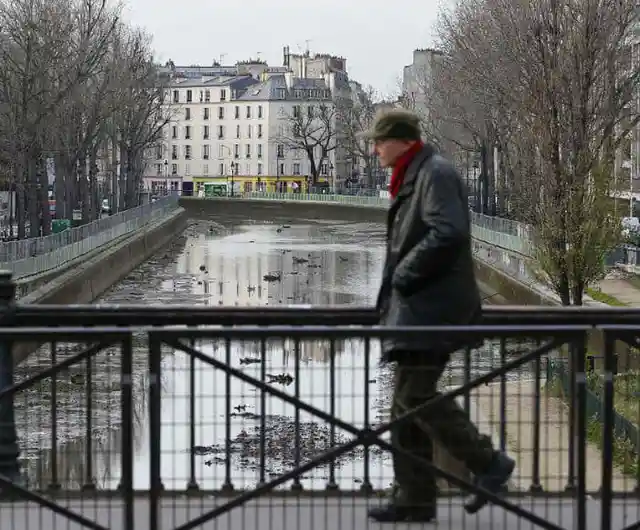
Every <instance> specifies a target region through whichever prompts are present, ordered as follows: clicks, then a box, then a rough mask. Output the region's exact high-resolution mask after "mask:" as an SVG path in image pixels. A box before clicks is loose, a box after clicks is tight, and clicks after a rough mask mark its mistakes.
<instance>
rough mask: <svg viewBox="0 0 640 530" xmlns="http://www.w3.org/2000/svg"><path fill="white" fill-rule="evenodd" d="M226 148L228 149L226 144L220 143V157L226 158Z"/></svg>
mask: <svg viewBox="0 0 640 530" xmlns="http://www.w3.org/2000/svg"><path fill="white" fill-rule="evenodd" d="M225 150H226V146H224V145H222V144H220V145H218V158H224V152H225Z"/></svg>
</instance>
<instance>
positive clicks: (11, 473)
mask: <svg viewBox="0 0 640 530" xmlns="http://www.w3.org/2000/svg"><path fill="white" fill-rule="evenodd" d="M15 294H16V284H15V283H14V282H13V279H12V277H11V271H0V311H2V312H5V313H6V312H7V310H8V309H9V308H10V307H11V306H12V305H13V303H14V299H15ZM6 325H7V319H6V317H5V318H2V319H0V326H1V327H5V326H6ZM12 385H13V356H12V347H11V341H8V340H7V341H0V391H2V390H4V389H6V388H9V387H11V386H12ZM19 456H20V450H19V449H18V436H17V434H16V420H15V410H14V404H13V394H10V395H8V396H4V397H2V398H0V474H1V475H3V476H5V477H6V478H9V479H11V480H12V481H14V482H17V481H18V480H19V479H20V464H19V462H18V457H19Z"/></svg>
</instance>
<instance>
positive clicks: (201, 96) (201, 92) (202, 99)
mask: <svg viewBox="0 0 640 530" xmlns="http://www.w3.org/2000/svg"><path fill="white" fill-rule="evenodd" d="M203 101H204V91H203V90H201V91H200V103H202V102H203Z"/></svg>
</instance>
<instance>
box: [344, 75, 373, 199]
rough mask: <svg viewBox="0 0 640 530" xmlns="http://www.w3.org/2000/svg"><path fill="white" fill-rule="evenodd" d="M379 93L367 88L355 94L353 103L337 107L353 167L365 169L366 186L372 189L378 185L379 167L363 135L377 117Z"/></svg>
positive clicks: (368, 142)
mask: <svg viewBox="0 0 640 530" xmlns="http://www.w3.org/2000/svg"><path fill="white" fill-rule="evenodd" d="M377 100H378V97H377V93H376V91H375V90H374V89H373V87H367V88H366V89H364V90H363V91H362V92H360V93H356V94H355V98H354V100H352V101H348V102H343V103H342V104H341V105H339V106H338V107H337V118H338V120H339V123H340V126H341V132H342V138H341V140H342V144H343V145H344V148H345V151H346V154H347V156H348V157H349V158H350V159H351V166H352V167H354V168H360V167H363V168H364V173H365V179H366V180H365V186H366V187H367V188H369V189H372V188H374V187H375V185H376V175H377V171H376V169H377V165H376V157H375V155H374V152H373V145H372V143H371V141H370V140H368V139H367V138H363V137H362V135H361V133H362V132H364V131H366V130H368V129H370V128H371V126H372V124H373V121H374V119H375V117H376V101H377Z"/></svg>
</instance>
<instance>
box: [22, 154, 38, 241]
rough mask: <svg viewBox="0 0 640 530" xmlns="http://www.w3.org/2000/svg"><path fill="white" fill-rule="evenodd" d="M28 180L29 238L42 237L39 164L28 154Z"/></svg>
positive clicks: (32, 155)
mask: <svg viewBox="0 0 640 530" xmlns="http://www.w3.org/2000/svg"><path fill="white" fill-rule="evenodd" d="M25 156H26V157H27V161H26V162H27V163H26V164H25V165H26V167H27V178H26V181H27V182H28V183H29V185H28V188H27V190H26V191H27V193H26V195H27V209H28V212H29V237H39V236H40V201H39V200H38V199H39V193H38V186H39V184H40V183H39V182H38V176H37V170H38V164H37V161H36V158H35V156H34V154H33V153H27V154H26V155H25Z"/></svg>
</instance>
